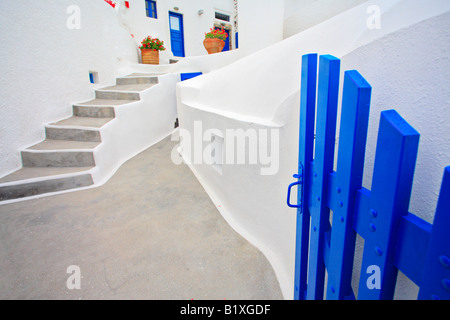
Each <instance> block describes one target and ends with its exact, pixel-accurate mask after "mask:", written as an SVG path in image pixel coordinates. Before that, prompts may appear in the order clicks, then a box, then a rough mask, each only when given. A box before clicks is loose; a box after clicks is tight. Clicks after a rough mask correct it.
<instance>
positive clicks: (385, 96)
mask: <svg viewBox="0 0 450 320" xmlns="http://www.w3.org/2000/svg"><path fill="white" fill-rule="evenodd" d="M369 5H377V6H379V7H380V9H381V14H382V15H381V23H382V27H381V29H368V28H367V19H368V17H369V15H368V14H367V7H368V6H369ZM449 10H450V3H448V1H440V0H435V1H429V2H427V3H426V4H424V3H423V2H422V1H416V0H411V1H407V2H406V3H405V1H386V0H385V1H382V0H378V1H369V2H367V3H364V4H362V5H360V6H357V7H354V8H353V9H351V10H348V11H345V12H343V13H342V14H340V15H338V16H336V17H334V18H331V19H329V20H327V21H325V22H324V23H322V24H319V25H316V26H314V27H312V28H309V29H307V30H306V31H304V32H302V33H300V34H297V35H294V36H292V37H290V38H288V39H286V40H284V41H282V42H280V43H277V44H276V45H273V46H270V47H268V48H267V49H265V50H261V51H259V52H256V53H254V54H252V55H250V56H247V57H244V58H242V59H240V60H238V61H237V62H235V63H233V64H231V65H229V66H227V67H224V68H222V69H220V70H217V71H215V72H211V73H209V74H206V75H204V76H202V77H198V78H195V79H192V80H190V81H187V82H185V83H182V84H179V85H178V112H179V117H180V125H181V129H185V130H187V131H188V132H191V133H193V132H194V124H195V122H196V121H201V123H202V125H203V131H205V130H206V129H210V128H217V129H219V131H222V132H223V131H224V130H226V129H227V128H234V129H236V128H240V129H243V130H248V129H255V130H259V129H261V128H264V129H268V130H270V129H274V128H279V134H280V138H279V141H280V149H279V150H280V161H279V172H278V173H277V174H276V175H274V176H261V175H260V171H259V170H260V168H261V167H262V166H259V165H249V164H248V165H227V164H224V165H223V168H222V173H221V174H220V173H218V172H217V170H215V169H214V168H213V167H212V166H210V165H208V164H204V163H203V164H192V165H191V168H192V170H193V171H194V173H195V174H196V175H197V177H198V178H199V180H200V181H201V182H202V184H203V186H204V187H205V189H206V190H207V191H208V193H209V194H210V196H211V198H212V199H213V201H214V202H215V203H216V205H217V207H218V209H219V210H220V212H221V213H222V215H223V216H224V217H225V219H226V220H227V221H228V222H229V223H230V224H231V225H232V226H233V227H234V228H235V229H236V230H237V231H238V232H240V233H241V234H242V235H243V236H245V237H246V238H247V239H249V240H250V241H251V242H252V243H254V244H255V245H256V246H257V247H258V248H260V249H261V250H262V252H264V254H266V256H267V257H268V259H269V260H270V262H271V263H272V265H273V267H274V269H275V271H276V274H277V277H278V280H279V282H280V285H281V288H282V291H283V294H284V296H285V297H286V298H287V299H291V298H292V293H293V287H292V286H293V270H294V262H293V259H294V241H295V240H294V239H295V210H294V209H290V208H288V207H287V206H286V204H285V199H286V189H287V186H288V184H289V183H291V182H292V181H293V178H292V174H293V173H296V172H297V159H298V119H299V112H298V108H299V88H300V70H301V56H302V55H303V54H307V53H311V52H318V53H319V54H332V55H335V56H336V57H338V58H342V72H343V71H345V70H347V69H357V70H359V71H360V72H361V74H362V75H363V76H364V77H366V79H367V80H368V81H369V83H371V84H372V86H373V93H372V109H371V116H370V123H369V135H368V143H367V150H366V154H367V156H366V167H365V177H364V186H365V187H368V188H370V179H371V172H372V169H373V156H374V151H375V147H376V145H375V141H374V139H375V137H376V133H377V128H378V121H379V113H380V111H381V110H386V109H392V108H394V109H397V110H398V111H399V112H400V114H401V115H402V116H403V117H404V118H405V119H406V120H407V121H408V122H409V123H410V124H411V125H412V126H414V127H415V128H416V129H417V130H418V131H419V132H420V133H421V135H422V139H421V144H420V148H419V155H418V161H417V168H416V174H415V182H414V187H413V193H412V201H411V205H410V211H411V212H413V213H415V214H417V215H418V216H420V217H422V218H424V219H426V220H428V221H431V220H432V217H433V215H434V209H435V206H436V200H437V193H438V190H439V187H440V179H441V178H442V172H443V169H444V167H445V166H447V165H449V163H448V159H449V158H450V150H449V149H448V138H449V136H448V134H449V132H450V127H449V126H450V124H449V122H448V121H446V120H445V119H449V117H450V115H449V110H450V108H449V105H448V104H449V99H448V94H447V93H446V92H447V91H448V90H446V89H445V88H448V86H449V85H450V83H449V81H450V80H449V79H448V77H447V75H448V72H449V70H450V65H449V56H448V52H449V50H448V43H449V34H448V31H447V30H448V29H449V21H450V20H449ZM240 18H241V12H240ZM240 32H241V30H240ZM237 75H238V76H237ZM341 90H342V89H341ZM204 145H205V146H207V145H208V143H204ZM430 158H432V159H430ZM430 163H431V164H432V165H430ZM425 180H427V182H426V183H425V184H424V182H425ZM357 265H358V261H356V262H355V267H356V268H357ZM356 273H357V272H355V274H356ZM400 278H401V279H400V281H399V283H398V285H397V293H396V298H406V299H410V298H411V299H413V298H416V295H415V293H416V291H417V290H416V288H415V286H414V285H412V283H411V282H409V281H408V280H405V279H404V278H402V277H400Z"/></svg>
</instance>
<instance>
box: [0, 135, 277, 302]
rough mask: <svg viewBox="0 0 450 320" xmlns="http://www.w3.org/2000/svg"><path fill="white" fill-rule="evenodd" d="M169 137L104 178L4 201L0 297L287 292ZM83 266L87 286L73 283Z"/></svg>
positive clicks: (186, 296) (264, 294) (188, 296)
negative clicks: (71, 270)
mask: <svg viewBox="0 0 450 320" xmlns="http://www.w3.org/2000/svg"><path fill="white" fill-rule="evenodd" d="M174 145H175V143H174V142H171V141H170V138H166V139H165V140H163V141H162V142H160V143H158V144H157V145H155V146H153V147H151V148H149V149H147V150H146V151H144V152H142V153H141V154H139V155H138V156H136V157H134V158H133V159H131V160H130V161H128V162H127V163H125V164H124V165H123V166H122V167H121V168H120V169H119V171H118V172H117V173H116V174H115V175H114V176H113V177H112V178H111V179H110V180H109V181H108V183H106V184H105V185H104V186H101V187H98V188H93V189H88V190H82V191H76V192H70V193H66V194H60V195H56V196H50V197H45V198H41V199H35V200H28V201H23V202H18V203H13V204H8V205H0V261H1V262H0V299H186V300H190V299H196V300H197V299H220V300H223V299H227V300H229V299H282V295H281V291H280V288H279V285H278V282H277V280H276V277H275V274H274V272H273V269H272V267H271V266H270V264H269V263H268V261H267V259H266V258H265V257H264V256H263V254H262V253H261V252H260V251H259V250H257V249H256V248H255V247H253V246H252V245H251V244H249V243H248V242H247V241H246V240H245V239H243V238H242V237H241V236H239V235H238V234H237V233H236V232H235V231H234V230H232V229H231V227H230V226H229V225H228V224H227V223H226V221H225V220H224V219H223V218H222V216H221V215H220V213H219V212H218V211H217V209H216V208H215V206H214V204H213V203H212V202H211V200H210V199H209V197H208V196H207V194H206V193H205V191H204V190H203V188H202V187H201V185H200V184H199V182H198V181H197V180H196V178H195V177H194V175H193V174H192V172H191V171H190V170H189V168H188V167H187V166H185V165H180V166H176V165H174V164H173V163H172V162H171V160H170V152H171V150H172V148H173V147H174ZM71 265H76V266H79V268H80V271H81V289H79V290H77V289H74V290H69V289H68V288H67V286H66V281H67V279H68V278H69V277H70V276H71V274H68V273H67V268H68V267H69V266H71Z"/></svg>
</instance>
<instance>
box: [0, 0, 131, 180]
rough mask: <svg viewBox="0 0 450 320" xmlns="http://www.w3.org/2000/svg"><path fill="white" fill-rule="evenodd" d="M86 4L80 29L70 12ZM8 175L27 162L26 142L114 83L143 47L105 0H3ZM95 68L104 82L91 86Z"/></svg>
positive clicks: (2, 163) (4, 161)
mask: <svg viewBox="0 0 450 320" xmlns="http://www.w3.org/2000/svg"><path fill="white" fill-rule="evenodd" d="M73 5H75V6H76V7H77V8H79V13H80V15H79V18H80V20H79V29H69V28H68V27H67V22H68V20H69V22H70V23H69V25H71V23H72V22H73V23H75V25H76V23H77V20H73V19H72V18H75V19H76V17H74V16H73V14H76V12H75V11H69V13H68V12H67V10H68V8H70V7H71V6H73ZM0 26H1V29H2V32H1V33H0V41H1V43H2V45H1V46H0V65H1V70H2V72H1V74H0V97H1V99H0V137H1V140H0V176H3V175H6V174H8V173H9V172H11V171H14V170H16V169H18V168H19V167H20V166H21V161H20V154H19V149H20V148H24V147H27V146H29V145H32V144H35V143H37V142H39V141H40V140H42V139H44V123H47V122H52V121H55V120H58V119H62V118H64V117H69V116H70V115H71V114H72V103H74V102H80V101H83V100H89V99H91V98H93V97H94V91H93V89H94V88H96V87H98V86H102V85H108V84H112V83H114V81H115V77H116V76H118V75H120V74H121V68H122V67H124V66H125V65H126V63H128V62H137V61H138V60H137V59H138V56H137V46H136V44H135V43H134V41H133V39H132V38H131V36H130V34H129V33H128V32H127V31H126V30H125V29H123V28H122V27H120V26H119V23H118V22H117V17H116V12H115V10H114V9H113V8H112V7H111V6H109V5H108V4H107V3H106V2H104V1H90V0H78V1H70V0H59V1H51V0H43V1H38V2H37V1H27V0H4V1H0ZM89 71H96V72H98V75H99V81H100V83H99V84H97V85H91V84H90V82H89Z"/></svg>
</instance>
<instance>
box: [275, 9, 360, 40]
mask: <svg viewBox="0 0 450 320" xmlns="http://www.w3.org/2000/svg"><path fill="white" fill-rule="evenodd" d="M367 1H368V0H339V1H335V0H285V2H286V4H285V19H284V26H283V37H284V38H287V37H290V36H292V35H294V34H296V33H299V32H302V31H303V30H306V29H308V28H310V27H312V26H314V25H316V24H319V23H321V22H323V21H325V20H328V19H330V18H331V17H333V16H335V15H337V14H339V13H341V12H344V11H346V10H348V9H351V8H353V7H355V6H357V5H359V4H361V3H364V2H367Z"/></svg>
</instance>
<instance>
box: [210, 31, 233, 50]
mask: <svg viewBox="0 0 450 320" xmlns="http://www.w3.org/2000/svg"><path fill="white" fill-rule="evenodd" d="M214 29H215V30H222V28H219V27H215V28H214ZM223 30H225V32H226V33H227V35H228V37H227V39H226V40H225V47H223V49H222V52H225V51H230V30H227V29H223Z"/></svg>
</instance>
